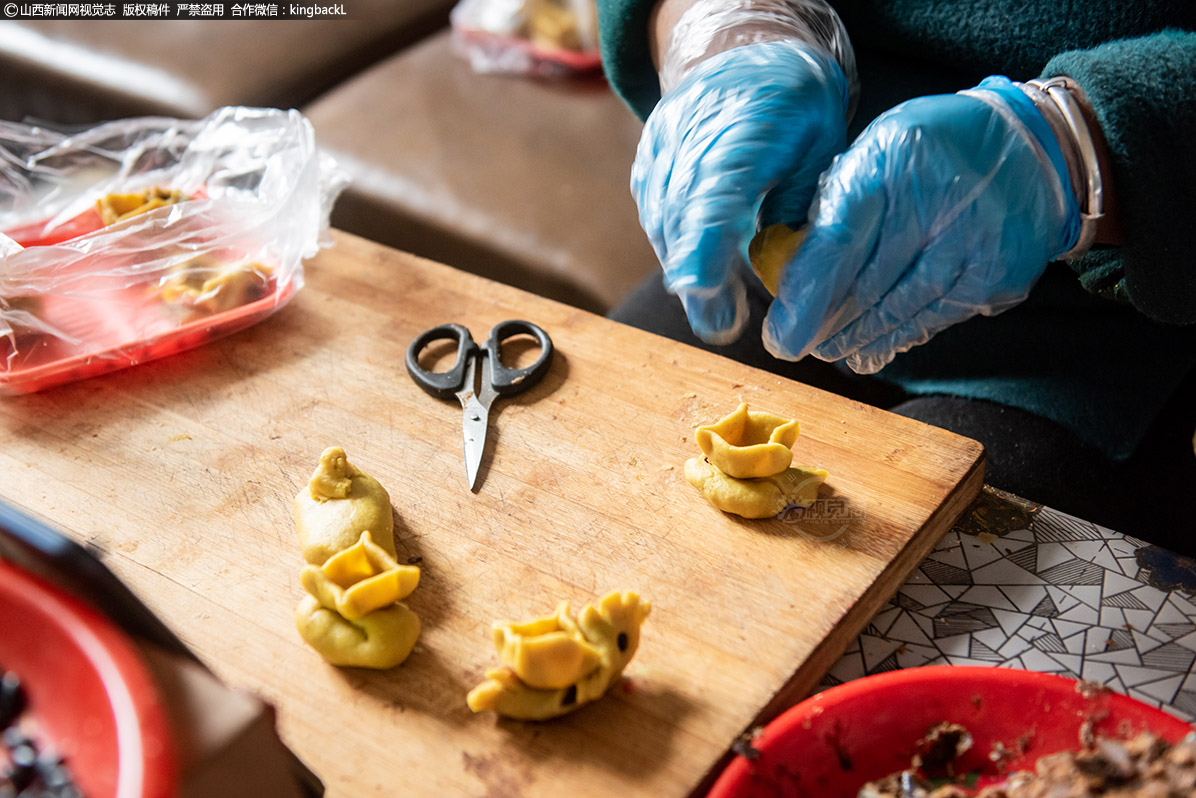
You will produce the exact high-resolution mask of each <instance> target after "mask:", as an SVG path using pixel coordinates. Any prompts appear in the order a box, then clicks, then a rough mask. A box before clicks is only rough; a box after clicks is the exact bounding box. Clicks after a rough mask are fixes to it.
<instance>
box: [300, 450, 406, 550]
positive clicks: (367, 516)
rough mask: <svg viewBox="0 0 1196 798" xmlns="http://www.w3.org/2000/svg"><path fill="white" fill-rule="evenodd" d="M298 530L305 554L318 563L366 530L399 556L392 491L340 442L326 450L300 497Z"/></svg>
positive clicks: (378, 543) (342, 548)
mask: <svg viewBox="0 0 1196 798" xmlns="http://www.w3.org/2000/svg"><path fill="white" fill-rule="evenodd" d="M295 531H296V532H298V533H299V544H300V546H302V547H303V559H305V560H307V561H308V562H309V563H311V564H312V565H323V564H324V561H325V560H327V559H328V558H329V557H331V556H332V555H333V554H336V553H337V552H338V551H342V550H344V549H347V548H349V547H350V546H352V545H353V544H355V543H356V542H357V541H358V540H359V539H360V538H361V533H362V532H365V531H369V533H370V535H371V536H372V538H373V541H374V543H375V544H377V545H378V546H381V547H382V549H383V550H384V551H385V552H386V553H387V554H389V555H390V556H391V557H392V558H393V557H394V556H395V544H394V516H393V514H392V513H391V509H390V495H389V494H388V493H387V492H386V489H385V488H383V487H382V485H381V484H379V482H378V480H376V479H374V478H373V477H371V476H370V475H369V474H366V473H365V472H364V471H361V470H360V469H358V468H357V467H356V466H354V465H353V464H352V463H350V462H349V458H348V457H347V456H346V455H345V450H344V449H342V448H341V447H339V446H329V447H328V448H327V449H325V450H324V452H323V454H321V455H320V464H319V465H318V466H316V470H315V472H313V473H312V475H311V480H309V481H308V483H307V485H305V486H304V487H303V488H302V489H300V491H299V493H298V495H296V496H295Z"/></svg>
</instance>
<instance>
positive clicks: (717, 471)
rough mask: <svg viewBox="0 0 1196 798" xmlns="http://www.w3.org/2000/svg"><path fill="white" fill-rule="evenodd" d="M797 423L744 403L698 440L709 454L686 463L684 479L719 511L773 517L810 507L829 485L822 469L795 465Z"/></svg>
mask: <svg viewBox="0 0 1196 798" xmlns="http://www.w3.org/2000/svg"><path fill="white" fill-rule="evenodd" d="M798 431H799V430H798V424H797V422H796V421H793V420H790V419H785V418H781V417H780V416H775V415H773V414H771V413H762V412H759V411H752V410H749V409H748V406H747V404H740V405H739V407H738V408H736V409H735V412H733V413H731V414H730V415H728V416H726V417H725V418H722V419H720V420H719V421H718V422H717V423H715V424H710V425H708V426H704V427H698V428H697V430H696V432H695V434H694V438H695V439H696V440H697V442H698V446H699V447H700V448H701V449H702V452H703V453H704V454H705V456H704V457H695V458H692V459H690V460H687V461H686V462H685V478H686V479H687V480H688V481H689V484H691V485H693V486H694V487H695V488H697V489H698V490H699V491H700V492H701V494H702V495H703V496H704V497H706V500H707V501H708V502H710V503H711V504H712V505H714V506H715V507H717V508H718V509H720V510H723V511H724V512H728V513H734V514H735V515H739V516H742V517H744V518H769V517H771V516H774V515H776V514H778V513H779V512H781V511H782V510H784V509H785V508H786V507H809V506H810V505H812V504H813V503H814V501H815V500H816V499H817V498H818V488H819V486H820V485H822V483H823V482H825V481H826V478H827V476H828V474H827V472H826V471H824V470H823V469H821V468H810V467H808V466H790V463H791V462H792V461H793V448H792V447H793V444H794V443H796V442H797V436H798Z"/></svg>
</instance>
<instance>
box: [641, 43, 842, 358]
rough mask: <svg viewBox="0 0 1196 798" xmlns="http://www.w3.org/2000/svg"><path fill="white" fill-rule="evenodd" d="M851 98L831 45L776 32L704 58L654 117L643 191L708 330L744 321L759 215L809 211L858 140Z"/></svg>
mask: <svg viewBox="0 0 1196 798" xmlns="http://www.w3.org/2000/svg"><path fill="white" fill-rule="evenodd" d="M847 107H848V82H847V78H846V77H844V74H843V70H842V69H841V68H840V67H839V64H838V63H837V62H836V61H835V60H834V59H833V58H832V57H831V56H830V55H828V54H827V53H825V52H824V51H822V50H820V49H818V48H815V47H812V46H810V45H806V44H803V43H800V42H796V41H774V42H767V43H759V44H750V45H744V46H742V47H736V48H733V49H731V50H727V51H725V52H723V53H719V54H718V55H715V56H712V57H711V58H709V59H707V60H706V61H703V62H702V63H700V64H698V65H697V66H696V67H695V68H694V69H693V71H692V72H690V73H689V74H688V75H686V76H685V78H684V79H683V80H682V81H681V82H680V83H679V84H678V85H677V86H676V88H674V89H673V90H672V91H669V92H668V93H666V94H665V96H664V97H663V98H662V99H661V101H660V103H658V104H657V106H656V108H655V110H653V112H652V114H651V115H650V116H649V117H648V121H647V122H646V123H645V125H644V131H643V134H642V135H641V137H640V143H639V150H638V152H637V153H636V158H635V163H634V165H633V166H632V172H631V192H632V195H633V196H634V197H635V201H636V204H637V205H638V206H639V211H640V224H641V225H642V226H643V228H644V231H645V232H646V233H647V234H648V239H649V240H650V241H651V242H652V246H653V247H654V248H655V249H656V254H657V256H658V257H659V258H660V263H661V265H662V266H663V267H664V277H665V285H666V286H667V287H668V289H669V290H670V291H672V292H673V293H675V294H677V295H678V296H679V297H680V298H681V301H682V303H683V305H684V306H685V312H686V314H687V315H688V316H689V322H690V326H691V327H693V330H694V332H695V333H697V334H698V336H699V337H701V338H702V339H703V340H705V341H708V342H710V343H716V344H717V343H728V342H730V341H732V340H734V339H735V338H737V337H739V335H740V333H741V332H742V331H743V327H744V325H745V324H746V322H747V315H748V314H747V300H746V294H745V289H744V282H743V280H744V276H745V274H750V273H751V272H750V270H749V268H750V267H749V266H748V260H747V248H748V244H749V243H750V242H751V239H752V236H753V235H755V233H756V228H757V224H758V223H762V224H765V225H767V224H772V223H774V222H788V223H790V224H792V223H794V222H795V221H799V220H802V219H804V218H805V216H806V212H807V210H808V208H809V205H810V200H811V198H812V197H813V196H814V191H815V189H816V187H817V183H818V175H819V174H820V173H821V172H822V171H823V170H824V169H825V168H826V167H827V165H828V164H830V162H831V159H832V158H833V157H834V156H835V154H836V153H838V152H840V151H842V149H843V148H844V147H845V146H846V122H845V117H846V111H847Z"/></svg>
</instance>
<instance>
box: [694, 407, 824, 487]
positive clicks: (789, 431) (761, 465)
mask: <svg viewBox="0 0 1196 798" xmlns="http://www.w3.org/2000/svg"><path fill="white" fill-rule="evenodd" d="M800 430H801V428H800V427H799V426H798V423H797V422H796V421H791V420H789V419H785V418H781V417H780V416H774V415H773V414H772V413H761V412H760V411H758V410H757V411H753V410H749V409H748V406H747V404H746V403H744V404H740V405H739V407H737V408H736V409H735V412H733V413H731V414H730V415H729V416H724V417H723V418H722V419H720V420H719V421H718V423H716V424H709V425H707V426H704V427H698V428H697V429H696V430H695V431H694V440H695V441H696V442H697V444H698V448H699V449H701V450H702V453H703V454H705V455H706V457H707V459H709V460H710V462H711V463H712V464H713V465H714V466H715V467H716V468H718V469H719V470H720V471H722V472H723V473H724V474H726V475H727V476H732V477H737V478H739V479H748V478H751V477H770V476H772V475H773V474H779V473H781V472H782V471H784V470H785V469H786V468H788V467H789V464H790V463H791V462H793V444H795V443H797V436H798V433H799V432H800Z"/></svg>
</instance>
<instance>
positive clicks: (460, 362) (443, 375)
mask: <svg viewBox="0 0 1196 798" xmlns="http://www.w3.org/2000/svg"><path fill="white" fill-rule="evenodd" d="M433 341H456V342H457V360H456V362H454V363H453V367H452V368H450V369H449V370H448V371H428V370H427V369H425V368H424V367H423V366H421V365H420V364H419V353H420V352H422V351H424V347H426V346H427V345H428V344H430V343H432V342H433ZM477 352H478V345H477V344H475V343H474V341H473V336H472V335H470V334H469V330H467V329H465V328H464V327H462V326H461V325H460V324H440V325H437V326H436V327H433V328H432V329H430V330H424V331H423V332H422V333H420V334H419V335H418V336H416V338H415V340H414V341H412V342H411V345H410V346H408V347H407V373H408V374H410V375H411V379H413V380H414V381H415V384H416V385H418V386H419V387H421V388H423V389H424V390H425V391H427V392H428V393H430V394H432V395H433V396H435V397H437V398H440V399H451V398H452V397H453V395H454V394H456V393H457V391H460V390H461V389H462V388H464V387H465V371H466V367H467V366H468V365H469V359H470V358H471V357H473V356H474V355H475V354H476V353H477Z"/></svg>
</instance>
